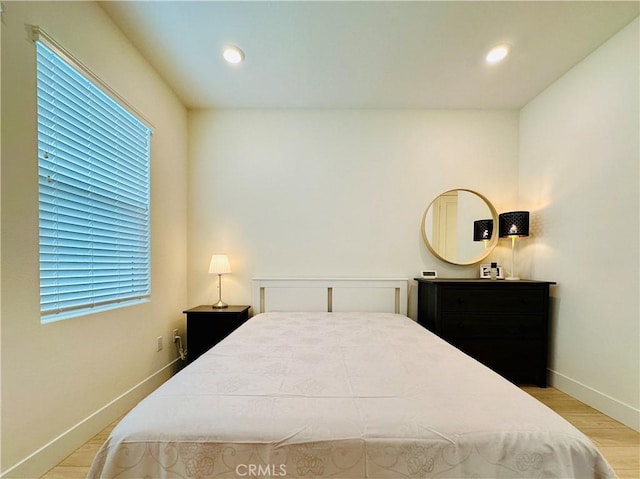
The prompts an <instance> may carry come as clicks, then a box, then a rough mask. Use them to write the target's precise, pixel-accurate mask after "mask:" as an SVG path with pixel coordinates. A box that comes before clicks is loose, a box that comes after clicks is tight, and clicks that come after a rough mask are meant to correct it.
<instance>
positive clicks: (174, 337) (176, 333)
mask: <svg viewBox="0 0 640 479" xmlns="http://www.w3.org/2000/svg"><path fill="white" fill-rule="evenodd" d="M176 336H178V330H177V329H174V330H173V342H174V343H175V342H176V341H177V340H178V338H177V337H176Z"/></svg>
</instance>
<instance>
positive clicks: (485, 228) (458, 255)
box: [421, 189, 498, 265]
mask: <svg viewBox="0 0 640 479" xmlns="http://www.w3.org/2000/svg"><path fill="white" fill-rule="evenodd" d="M497 223H498V213H497V212H496V210H495V208H494V207H493V205H492V204H491V203H490V202H489V200H488V199H486V198H485V197H484V196H482V195H481V194H480V193H476V192H475V191H471V190H465V189H457V190H450V191H445V192H444V193H442V194H441V195H440V196H438V197H437V198H436V199H435V200H433V201H432V202H431V204H430V205H429V206H428V207H427V209H426V210H425V212H424V215H423V216H422V227H421V228H422V238H423V239H424V243H425V244H426V245H427V248H428V249H429V251H431V253H433V254H434V255H435V256H436V257H438V258H440V259H441V260H444V261H446V262H447V263H452V264H458V265H469V264H474V263H477V262H479V261H481V260H482V259H484V258H486V257H487V256H488V255H489V253H491V251H492V250H493V248H495V246H496V243H497V242H498V231H497V230H498V229H497V227H496V225H497Z"/></svg>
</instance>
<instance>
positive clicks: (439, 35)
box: [100, 1, 640, 109]
mask: <svg viewBox="0 0 640 479" xmlns="http://www.w3.org/2000/svg"><path fill="white" fill-rule="evenodd" d="M100 4H101V6H102V8H103V9H104V10H105V11H106V12H107V14H108V15H109V16H110V17H111V18H112V19H113V21H114V22H115V23H116V24H117V25H118V26H119V28H120V29H121V30H122V31H123V32H124V34H125V35H126V36H127V37H128V38H129V39H130V40H131V42H132V43H133V44H134V45H135V46H136V47H137V48H138V49H139V50H140V52H142V54H143V55H144V56H145V57H146V58H147V59H148V61H149V62H150V63H151V64H152V65H153V66H154V68H155V69H156V70H157V71H158V72H159V73H160V75H161V76H162V77H163V78H164V79H165V81H166V82H167V83H168V84H169V85H170V86H171V88H172V89H173V90H174V91H175V93H176V94H177V95H178V96H179V97H180V99H181V100H182V102H183V103H184V104H185V105H186V106H187V107H189V108H376V109H380V108H429V109H438V108H447V109H456V108H465V109H487V108H489V109H519V108H521V107H522V106H524V105H525V104H526V103H527V102H529V101H530V100H531V99H532V98H534V97H535V96H536V95H537V94H538V93H540V92H541V91H542V90H544V89H545V88H546V87H547V86H549V85H550V84H551V83H553V82H554V81H555V80H556V79H558V78H559V77H560V76H562V75H563V74H564V73H565V72H567V71H568V70H569V69H571V67H573V66H574V65H575V64H576V63H578V62H579V61H580V60H582V59H583V58H585V57H586V56H587V55H589V53H591V52H592V51H593V50H595V49H596V48H597V47H598V46H600V45H601V44H602V43H604V42H605V41H606V40H607V39H608V38H610V37H611V36H612V35H614V34H615V33H616V32H618V31H619V30H620V29H621V28H622V27H624V26H625V25H627V24H628V23H629V22H631V21H632V20H633V19H634V18H636V17H637V16H638V15H639V12H640V3H639V2H636V1H631V2H630V1H622V2H612V1H603V2H598V1H587V2H568V1H560V2H546V1H544V2H543V1H521V2H518V1H506V2H502V1H497V2H488V1H486V2H485V1H470V2H464V1H440V2H438V1H413V2H401V1H387V2H382V1H372V2H369V1H354V2H346V1H324V2H312V1H297V2H290V1H285V2H276V1H258V2H244V1H231V2H223V1H213V2H207V1H161V2H153V1H127V2H124V1H107V2H100ZM498 43H508V44H510V45H511V54H510V55H509V56H508V57H507V59H506V60H505V61H504V62H502V63H500V64H497V65H488V64H486V63H485V61H484V56H485V54H486V52H487V50H488V49H489V48H490V47H492V46H493V45H495V44H498ZM225 44H235V45H237V46H239V47H240V48H242V49H243V50H244V52H245V55H246V59H245V61H244V62H243V63H242V64H240V65H236V66H232V65H229V64H226V62H225V61H224V60H223V59H222V47H223V46H224V45H225Z"/></svg>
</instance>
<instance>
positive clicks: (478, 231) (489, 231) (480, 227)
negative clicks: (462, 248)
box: [473, 219, 493, 249]
mask: <svg viewBox="0 0 640 479" xmlns="http://www.w3.org/2000/svg"><path fill="white" fill-rule="evenodd" d="M491 235H493V220H492V219H489V220H476V221H474V222H473V241H482V242H483V243H484V249H487V245H488V244H489V240H490V239H491Z"/></svg>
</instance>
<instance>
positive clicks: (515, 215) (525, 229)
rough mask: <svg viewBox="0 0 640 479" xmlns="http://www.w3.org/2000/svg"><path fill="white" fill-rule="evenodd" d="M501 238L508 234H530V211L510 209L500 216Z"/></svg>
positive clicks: (499, 230)
mask: <svg viewBox="0 0 640 479" xmlns="http://www.w3.org/2000/svg"><path fill="white" fill-rule="evenodd" d="M498 223H499V225H498V232H499V236H500V238H505V237H507V236H529V212H528V211H510V212H509V213H502V214H500V216H499V217H498Z"/></svg>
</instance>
